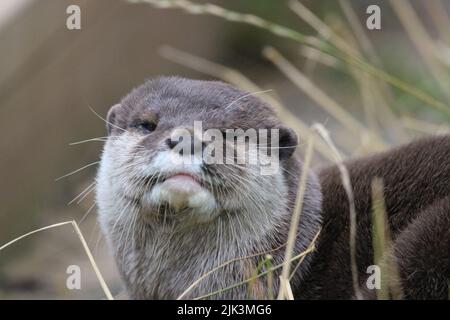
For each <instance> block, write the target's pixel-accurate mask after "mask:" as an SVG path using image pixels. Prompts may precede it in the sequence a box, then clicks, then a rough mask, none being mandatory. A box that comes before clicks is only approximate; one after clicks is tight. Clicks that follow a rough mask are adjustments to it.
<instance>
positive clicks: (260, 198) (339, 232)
mask: <svg viewBox="0 0 450 320" xmlns="http://www.w3.org/2000/svg"><path fill="white" fill-rule="evenodd" d="M196 121H200V122H201V123H202V124H203V128H204V129H218V130H219V132H225V131H226V130H227V129H230V128H231V129H236V128H239V129H243V130H247V129H252V128H253V129H257V130H272V129H276V130H277V132H278V133H279V134H278V137H277V138H278V139H277V141H276V142H277V144H275V143H274V142H275V136H273V137H272V136H270V138H269V143H268V147H266V148H268V149H271V152H273V151H275V150H276V151H277V155H278V159H279V166H278V167H277V170H275V172H273V173H272V174H267V175H262V174H261V172H260V170H259V169H260V164H258V163H248V162H246V163H244V164H242V163H240V164H234V163H230V164H229V163H225V164H220V163H219V164H210V163H205V161H204V159H203V158H202V157H200V158H199V159H197V160H199V161H193V162H189V163H186V162H184V161H182V160H183V159H184V157H185V156H186V153H190V155H194V154H196V153H195V150H194V149H196V147H195V143H193V142H192V141H194V142H195V141H196V139H197V138H198V137H196V136H195V133H194V130H193V126H194V123H195V122H196ZM106 122H107V131H108V140H107V142H106V144H105V146H104V150H103V153H102V157H101V164H100V168H99V171H98V174H97V179H96V180H97V189H96V198H97V204H98V219H99V222H100V226H101V229H102V231H103V233H104V234H105V236H106V238H107V241H108V243H109V246H110V248H111V249H112V252H113V255H114V257H115V260H116V263H117V266H118V269H119V272H120V274H121V277H122V279H123V281H124V283H125V286H126V289H127V291H128V293H129V295H130V297H131V298H133V299H176V298H178V297H180V296H181V297H182V298H184V299H193V298H198V297H207V298H211V299H248V298H250V299H268V298H271V297H273V292H275V293H276V292H277V290H278V288H279V281H278V276H279V274H280V269H276V270H274V271H273V279H274V281H273V282H272V283H270V284H269V282H268V281H266V280H265V279H262V278H260V279H257V280H255V281H252V282H251V283H246V284H243V285H239V286H233V285H234V284H238V283H240V282H242V281H244V280H245V279H248V278H249V277H251V276H253V275H254V274H255V272H257V270H258V269H263V268H264V267H267V266H262V263H263V262H266V260H265V259H266V254H265V253H270V255H271V264H272V265H279V264H281V263H282V262H283V259H284V251H285V250H283V249H284V248H285V247H284V246H285V244H286V241H287V239H288V232H289V228H290V222H291V218H292V213H293V211H294V206H295V198H296V195H297V189H298V181H299V179H300V175H301V172H302V162H301V161H300V160H299V159H298V158H297V156H296V155H295V154H294V151H295V148H296V146H297V145H298V143H299V142H298V138H297V136H296V134H295V132H294V131H293V130H292V129H291V128H288V127H286V126H285V125H284V124H283V123H281V121H280V120H279V119H278V118H277V116H276V114H275V112H274V110H273V109H272V108H271V107H270V106H269V105H267V104H266V103H264V102H263V101H261V100H260V99H258V98H257V97H255V96H254V95H251V94H249V93H247V92H244V91H242V90H239V89H237V88H235V87H233V86H231V85H229V84H226V83H223V82H219V81H201V80H190V79H183V78H178V77H161V78H157V79H154V80H149V81H147V82H146V83H144V84H143V85H141V86H139V87H137V88H136V89H134V90H133V91H132V92H131V93H129V94H128V95H127V96H125V97H124V98H123V99H122V101H121V102H120V103H119V104H117V105H115V106H113V107H112V108H111V109H110V111H109V112H108V115H107V119H106ZM180 129H183V130H185V131H187V132H188V133H189V134H190V135H192V140H191V142H189V144H192V148H190V145H189V148H187V149H183V150H184V152H180V151H179V150H178V149H177V147H178V146H179V145H180V144H183V142H182V141H181V140H176V139H174V134H175V133H176V132H177V131H178V130H180ZM259 142H260V141H259V140H258V143H257V148H264V146H263V145H262V144H260V143H259ZM207 144H208V143H205V142H204V141H201V142H200V150H204V148H207V147H208V146H207ZM273 146H275V147H273ZM186 150H190V152H186ZM200 154H202V153H201V152H200ZM232 157H235V154H234V153H233V155H232ZM345 165H346V166H347V167H348V170H349V172H350V175H351V182H352V186H353V188H354V193H355V205H356V209H357V214H358V216H357V236H356V238H357V250H356V253H357V257H356V258H357V259H356V260H357V265H358V268H359V269H358V272H359V275H360V277H359V279H360V280H361V283H360V285H361V287H362V288H363V289H364V278H365V277H367V273H366V268H367V266H368V265H371V264H373V249H372V240H371V234H372V232H371V225H372V222H371V209H372V208H371V207H372V206H371V193H370V184H371V181H372V179H373V178H375V177H380V178H383V179H384V188H385V198H386V208H387V212H388V220H389V226H390V229H391V234H392V239H393V245H392V246H393V255H394V256H395V258H396V261H397V262H398V266H399V269H400V274H401V280H402V287H403V290H404V291H403V292H404V297H405V298H412V299H414V298H446V297H448V281H449V277H450V271H449V268H450V250H449V249H450V231H449V230H450V214H449V212H450V211H449V210H450V137H439V138H430V139H427V140H422V141H418V142H413V143H412V144H410V145H408V146H405V147H401V148H398V149H396V150H393V151H389V152H386V153H383V154H380V155H375V156H372V157H369V158H364V159H358V160H354V161H350V162H347V163H346V164H345ZM306 181H307V182H306V191H305V195H304V200H303V206H302V213H301V218H300V222H299V226H298V235H297V238H296V240H295V245H294V254H300V253H302V252H305V251H306V250H307V249H308V246H309V245H310V244H311V242H312V241H313V240H314V239H315V238H316V236H317V234H319V237H318V239H317V242H316V249H315V250H314V251H313V252H312V253H310V254H307V255H305V256H304V257H303V258H302V260H301V261H300V262H301V263H296V264H295V267H294V268H293V269H294V270H295V272H294V273H293V274H292V278H291V279H290V284H291V287H292V291H293V293H294V297H295V298H299V299H321V298H324V299H350V298H353V297H354V294H355V293H354V290H353V285H352V279H351V272H350V270H351V268H350V253H349V252H350V251H349V219H348V216H349V214H348V200H347V198H346V194H345V191H344V188H343V186H342V183H341V179H340V176H339V170H338V168H337V167H336V166H330V167H327V168H324V169H320V170H318V171H317V172H316V171H313V170H310V171H309V172H308V175H307V180H306ZM218 266H220V267H219V268H216V267H218ZM213 269H214V271H213V272H210V271H211V270H213ZM197 279H201V280H199V281H197V282H196V280H197ZM194 282H196V283H195V285H194V286H192V284H193V283H194ZM188 288H189V290H187V289H188ZM224 288H226V290H223V289H224ZM362 291H363V292H364V295H365V297H367V298H373V297H374V292H373V291H370V290H369V291H367V290H362Z"/></svg>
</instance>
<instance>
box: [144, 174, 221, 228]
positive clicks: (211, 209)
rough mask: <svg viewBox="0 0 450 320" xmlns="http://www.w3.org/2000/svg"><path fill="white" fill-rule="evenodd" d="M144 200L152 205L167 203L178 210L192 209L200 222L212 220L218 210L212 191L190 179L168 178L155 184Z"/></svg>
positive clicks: (194, 216)
mask: <svg viewBox="0 0 450 320" xmlns="http://www.w3.org/2000/svg"><path fill="white" fill-rule="evenodd" d="M142 200H143V204H148V205H149V206H150V207H155V206H157V205H158V204H161V203H166V204H168V205H169V206H171V207H172V208H173V209H174V210H175V211H177V212H178V211H181V210H183V209H192V214H193V218H195V219H196V220H197V221H199V222H207V221H210V220H212V219H213V218H214V217H215V212H216V210H215V209H216V200H215V199H214V196H213V195H212V194H211V192H209V191H208V190H206V189H204V188H203V187H201V186H200V185H199V184H197V183H196V182H194V181H189V180H188V181H177V179H168V180H166V181H164V182H163V183H159V184H157V185H155V186H154V187H153V188H152V189H151V190H150V191H149V192H148V193H147V194H145V195H144V197H143V199H142Z"/></svg>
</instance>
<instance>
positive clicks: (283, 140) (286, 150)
mask: <svg viewBox="0 0 450 320" xmlns="http://www.w3.org/2000/svg"><path fill="white" fill-rule="evenodd" d="M278 129H279V142H278V146H279V147H280V149H279V156H280V159H288V158H290V157H291V156H292V154H293V153H294V151H295V149H296V147H297V143H298V139H297V134H296V133H295V131H294V130H292V129H291V128H288V127H285V126H281V127H280V128H278Z"/></svg>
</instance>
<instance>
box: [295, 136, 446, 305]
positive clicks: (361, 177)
mask: <svg viewBox="0 0 450 320" xmlns="http://www.w3.org/2000/svg"><path fill="white" fill-rule="evenodd" d="M346 167H347V168H348V170H349V173H350V177H351V183H352V187H353V191H354V196H355V206H356V212H357V236H356V252H357V255H356V257H357V259H356V262H357V266H358V273H359V280H360V286H361V291H362V293H363V295H364V297H365V298H376V293H375V290H372V291H370V290H367V286H366V285H365V284H366V280H367V278H368V276H369V275H370V273H367V267H368V266H370V265H373V264H374V262H373V257H374V254H373V247H372V200H371V182H372V180H373V179H374V178H382V180H383V184H384V190H383V192H384V198H385V205H386V213H387V216H388V220H389V227H390V228H389V229H390V235H391V238H392V244H393V256H394V260H393V261H394V262H395V263H396V265H397V266H398V271H399V276H400V286H401V288H402V289H403V297H404V298H406V299H448V294H449V293H448V286H449V282H450V137H449V136H442V137H433V138H426V139H422V140H419V141H416V142H412V143H410V144H408V145H406V146H402V147H399V148H396V149H394V150H391V151H388V152H385V153H381V154H377V155H374V156H371V157H367V158H363V159H357V160H352V161H348V162H347V163H346ZM318 174H319V177H320V182H321V187H322V194H323V203H322V219H323V220H322V221H323V232H322V236H321V238H320V239H319V243H318V250H317V251H316V253H315V257H314V262H313V263H312V265H311V268H310V270H311V272H310V273H309V275H308V277H307V279H305V280H304V282H302V283H301V284H300V285H299V287H298V288H297V295H296V297H298V298H306V299H307V298H316V299H318V298H319V299H350V298H353V297H354V291H353V286H352V276H351V267H350V249H349V248H350V245H349V207H348V200H347V195H346V193H345V190H344V189H343V187H342V183H341V178H340V173H339V170H338V169H337V168H336V167H335V166H331V167H328V168H325V169H322V170H319V173H318Z"/></svg>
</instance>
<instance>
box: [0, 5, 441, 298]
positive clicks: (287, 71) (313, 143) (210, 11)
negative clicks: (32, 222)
mask: <svg viewBox="0 0 450 320" xmlns="http://www.w3.org/2000/svg"><path fill="white" fill-rule="evenodd" d="M128 1H129V2H133V3H139V2H142V3H148V4H150V5H153V6H155V7H157V8H161V9H181V10H183V11H185V12H187V13H189V14H195V15H212V16H215V17H218V18H221V19H224V20H227V21H230V22H233V23H244V24H248V25H252V26H254V27H256V28H260V29H263V30H266V31H268V32H270V33H272V34H275V35H277V36H279V37H282V38H285V39H288V40H291V41H294V42H296V43H297V44H298V45H299V46H301V47H302V48H303V49H302V52H303V53H305V52H307V53H308V54H307V57H308V58H309V59H310V60H311V61H313V62H314V63H309V67H308V68H307V71H305V72H302V70H301V69H300V68H298V67H297V66H296V64H295V63H293V62H291V61H289V60H288V59H286V58H285V57H284V56H283V55H282V53H280V52H279V51H278V50H276V49H275V48H273V47H270V46H267V47H266V48H265V49H264V51H263V53H262V54H263V55H264V56H265V57H266V58H267V59H268V60H270V61H271V62H272V63H273V65H274V66H275V67H276V68H277V69H278V70H279V71H280V72H281V73H282V74H283V75H284V76H286V77H287V78H288V79H289V80H290V81H291V82H292V83H293V84H294V85H295V86H297V88H298V89H299V90H301V91H302V92H303V93H304V94H305V95H306V96H308V97H309V98H310V99H311V100H312V101H313V102H314V103H315V105H316V106H317V107H319V108H321V109H322V110H324V111H325V112H326V113H327V114H329V115H330V116H331V117H333V119H335V120H336V122H337V123H338V124H339V125H340V126H341V127H342V128H343V130H345V131H348V132H349V133H350V134H352V135H353V136H355V137H356V138H355V140H358V145H359V146H360V150H364V151H365V153H371V152H375V151H379V150H383V149H386V148H389V147H390V146H391V145H393V144H396V143H400V142H404V141H408V140H410V139H411V132H414V133H415V134H419V135H423V134H439V133H447V134H448V133H450V126H449V125H448V123H440V124H438V123H431V122H429V121H428V120H423V119H415V118H413V117H412V116H411V114H410V113H407V112H404V113H402V112H400V114H396V113H394V111H393V110H392V108H391V107H392V105H393V104H395V103H396V100H395V98H394V94H393V90H392V89H393V88H395V89H397V90H400V91H401V92H403V94H405V95H407V96H410V97H412V98H414V99H416V100H417V101H419V102H421V103H423V104H424V107H425V108H428V109H429V110H430V111H432V110H434V111H436V112H437V113H438V114H441V115H446V116H447V117H448V116H449V115H450V108H449V106H448V104H447V102H442V101H440V100H439V99H438V98H436V97H434V96H432V95H430V94H428V93H425V92H424V91H422V90H420V89H419V88H416V87H414V86H413V85H411V84H409V83H408V82H406V81H404V80H402V79H400V78H399V77H397V76H394V75H391V74H389V73H387V72H386V71H385V70H384V68H383V65H382V62H381V59H380V58H379V57H378V56H377V55H376V53H375V50H374V46H373V44H372V43H371V42H370V40H369V38H368V37H367V35H366V34H365V31H364V29H363V28H362V27H361V25H360V23H359V21H358V19H357V17H356V14H355V12H354V10H353V8H352V5H351V3H350V2H349V1H348V0H339V5H340V6H341V8H342V11H343V14H344V15H345V17H346V21H348V23H342V21H341V23H342V26H343V28H342V29H340V30H337V29H335V28H334V26H333V25H332V24H328V23H326V22H325V20H323V19H321V18H319V17H318V16H316V15H315V14H314V13H313V12H312V11H311V10H309V9H308V8H307V7H305V6H304V5H303V4H301V3H300V2H299V1H296V0H293V1H290V2H289V4H288V7H289V8H290V9H291V10H292V11H293V12H294V13H296V14H297V15H298V17H299V18H300V19H301V20H302V21H304V22H306V23H307V24H308V25H309V26H311V27H312V28H313V29H314V30H315V32H316V33H317V34H313V35H305V34H303V33H300V32H298V31H296V30H292V29H290V28H287V27H284V26H281V25H278V24H276V23H272V22H270V21H267V20H265V19H262V18H261V17H258V16H255V15H252V14H242V13H239V12H234V11H231V10H228V9H225V8H221V7H219V6H216V5H212V4H198V3H195V2H193V1H188V0H128ZM390 5H391V6H392V9H393V10H394V12H395V14H396V15H397V16H398V18H399V20H400V22H401V24H402V25H403V28H404V29H405V32H406V34H407V35H408V36H409V38H410V39H411V41H412V42H413V44H414V46H415V48H416V50H417V52H418V53H419V55H420V57H421V58H422V60H423V62H424V64H425V65H426V67H427V70H428V73H429V75H430V76H431V77H432V78H433V80H434V82H435V85H436V86H438V87H440V88H441V93H442V94H443V95H444V96H445V97H446V98H449V99H450V97H449V95H448V90H447V88H448V84H449V75H448V70H447V69H446V68H448V66H449V59H448V57H447V58H446V57H445V56H443V54H442V52H443V51H445V50H441V49H442V48H446V49H448V48H449V46H450V36H449V32H448V30H449V28H450V19H449V17H448V15H447V14H446V13H445V9H444V7H443V5H442V2H441V0H433V1H426V4H425V8H426V10H427V12H428V14H429V15H430V16H431V17H432V18H433V19H432V22H433V23H434V25H435V27H436V29H437V31H438V33H439V35H440V37H439V39H432V38H431V37H430V35H429V33H428V31H427V29H426V28H425V26H424V24H423V22H422V20H421V18H420V17H419V16H418V15H417V13H416V12H415V10H414V8H413V7H412V6H411V5H410V4H409V3H408V2H407V1H405V0H392V1H390ZM305 48H307V49H308V50H307V51H305ZM160 53H161V55H162V56H163V57H165V58H167V59H169V60H171V61H173V62H175V63H178V64H181V65H184V66H186V67H189V68H191V69H194V70H196V71H199V72H202V73H204V74H208V75H211V76H213V77H216V78H218V79H222V80H224V81H226V82H229V83H232V84H234V85H236V86H238V87H240V88H242V89H244V90H247V91H249V92H263V91H264V90H263V89H262V88H261V87H260V86H259V85H258V84H256V83H255V82H254V81H252V80H250V79H249V78H248V77H247V76H245V75H244V74H243V73H241V72H240V71H238V70H235V69H233V68H231V67H227V66H223V65H220V64H217V63H215V62H212V61H209V60H206V59H204V58H201V57H197V56H194V55H192V54H189V53H186V52H183V51H181V50H177V49H174V48H171V47H168V46H165V47H162V48H161V49H160ZM311 61H309V62H311ZM315 63H322V64H323V66H327V67H330V68H340V69H343V70H344V72H347V73H348V74H349V75H350V76H351V77H353V79H354V81H355V83H356V84H357V86H358V88H359V96H360V98H361V105H362V106H363V107H364V113H365V122H361V121H360V120H358V119H357V118H356V117H354V116H353V115H352V114H351V113H350V112H349V111H347V109H346V108H344V107H343V106H341V105H340V104H339V103H338V102H337V101H336V100H335V99H334V98H333V97H331V96H330V95H329V94H327V93H326V91H325V89H324V88H321V86H320V84H318V83H315V82H314V81H313V79H312V77H311V76H310V74H311V72H312V71H313V68H314V66H315ZM262 98H263V99H264V100H265V101H267V102H268V103H269V104H271V105H272V106H273V107H274V108H275V109H276V111H277V114H278V115H279V117H280V119H281V120H282V121H284V122H285V123H286V124H287V125H289V126H290V127H292V128H293V129H294V130H295V131H296V132H297V133H298V134H299V135H300V136H302V137H309V139H308V143H307V150H306V155H305V163H304V167H303V171H302V174H301V179H300V182H299V189H298V193H297V198H296V206H295V211H294V214H293V216H292V224H291V228H290V232H289V238H288V242H287V243H286V244H284V245H282V246H280V247H279V248H276V249H274V250H271V251H267V252H261V253H256V254H254V255H251V256H247V257H237V258H235V259H232V260H230V261H226V262H224V263H222V264H221V265H219V266H217V267H216V268H214V269H212V270H210V271H208V272H207V273H205V274H204V275H202V276H201V277H200V278H198V279H197V280H196V281H194V282H193V283H192V284H191V285H190V286H189V287H188V288H186V290H185V291H184V292H183V293H182V294H181V295H180V296H179V297H178V299H182V298H184V297H186V295H187V294H188V293H190V292H191V290H193V289H194V288H195V287H196V286H197V285H198V284H199V283H200V282H201V281H203V280H204V279H205V278H206V277H208V276H209V275H211V274H212V273H214V272H216V271H217V270H220V269H221V268H223V267H225V266H227V265H228V264H230V263H234V262H236V261H239V260H243V259H249V258H253V257H256V256H265V259H264V260H263V261H262V262H261V264H260V265H259V266H258V267H257V270H255V274H254V275H253V276H251V277H249V278H248V279H246V280H244V281H242V282H239V283H236V284H230V285H229V286H228V287H226V288H223V289H221V290H218V291H215V292H211V293H208V294H206V295H203V296H201V297H197V299H206V298H210V297H213V296H215V295H218V294H220V293H223V292H226V291H228V290H232V289H233V288H236V287H239V286H243V285H249V287H251V286H252V285H254V284H255V281H256V280H257V279H260V278H261V277H267V281H268V282H267V284H268V287H269V292H268V296H269V297H270V298H274V296H275V295H274V292H273V283H274V281H275V279H273V274H274V271H275V270H278V269H280V268H281V269H282V270H281V276H280V279H279V281H280V291H279V292H278V298H279V299H293V298H295V297H294V296H293V295H292V290H291V289H290V283H289V280H290V279H291V278H292V276H293V274H294V273H295V271H296V270H297V268H298V266H299V265H300V264H301V262H302V261H303V260H304V258H305V257H306V255H308V254H309V253H311V252H312V251H313V250H314V248H315V246H314V244H315V242H316V240H317V239H318V237H319V234H320V231H319V232H318V233H317V234H316V236H315V238H314V239H313V241H312V242H311V244H310V246H309V247H308V249H307V250H306V251H305V252H302V253H297V254H295V253H294V245H293V244H294V240H295V238H296V236H297V234H298V233H300V235H301V230H298V225H299V221H300V220H299V219H300V218H301V216H300V213H301V208H302V201H303V197H304V193H305V185H306V172H307V170H308V169H309V167H310V163H311V159H312V154H313V149H314V151H316V152H317V153H318V154H319V155H320V156H322V157H323V158H324V159H326V160H327V161H329V162H334V163H335V164H336V165H337V167H338V168H339V171H340V173H341V179H342V184H343V186H344V188H345V191H346V194H347V196H348V200H349V217H350V238H349V243H350V252H351V271H352V279H353V289H354V293H355V296H356V297H357V298H361V293H360V290H359V287H358V283H359V279H358V272H357V270H358V269H357V264H356V254H355V250H356V215H357V212H356V209H355V205H354V198H353V190H352V186H351V182H350V178H349V174H348V171H347V169H346V167H345V165H344V162H343V161H344V159H343V157H342V156H341V154H340V152H339V151H338V147H337V146H336V145H335V144H334V142H333V141H332V139H331V138H330V135H329V133H328V131H327V130H326V129H325V128H324V127H323V126H322V125H314V126H313V127H312V128H311V127H310V126H309V125H308V124H306V123H305V122H303V121H302V120H301V119H299V118H298V117H296V116H295V115H294V113H292V112H291V111H290V110H289V109H287V108H286V107H285V106H284V105H283V104H281V103H280V102H279V99H277V98H276V97H274V95H273V94H270V95H269V94H262ZM397 113H398V112H397ZM447 119H448V118H447ZM386 131H392V132H394V134H393V135H394V137H395V139H394V140H393V141H386V139H385V136H384V135H383V133H385V132H386ZM317 133H318V134H319V135H320V136H321V138H322V139H320V140H319V139H314V135H315V134H317ZM103 138H104V137H101V138H98V139H99V141H103ZM313 139H314V140H313ZM94 140H96V139H94ZM80 143H81V142H80ZM94 164H95V163H92V164H90V165H94ZM90 165H88V166H90ZM86 167H87V166H86ZM82 169H83V168H80V169H78V170H75V171H73V172H71V173H69V174H68V175H70V174H74V173H77V172H79V171H80V170H82ZM65 176H67V175H65ZM65 176H63V177H65ZM63 177H61V178H63ZM372 197H373V202H374V207H373V213H374V214H373V219H374V221H373V235H374V237H373V238H374V240H373V241H374V243H373V247H374V260H375V263H379V264H380V265H382V266H383V267H384V268H386V269H385V270H388V271H389V273H390V274H391V276H390V278H389V279H390V280H389V284H387V285H386V284H385V285H384V286H383V290H380V291H379V292H378V297H379V298H380V299H387V298H390V297H393V298H399V297H401V288H399V287H398V286H396V283H397V282H398V281H397V280H395V279H397V278H396V277H397V275H396V274H397V271H396V270H395V266H393V265H392V264H390V263H389V261H386V259H388V258H386V257H388V256H389V255H388V252H389V248H390V247H389V246H390V239H389V232H388V228H387V226H388V224H387V218H386V209H385V207H384V195H383V188H382V182H381V181H379V180H375V181H373V184H372ZM74 200H75V199H74ZM69 224H70V225H72V226H73V228H74V230H75V231H76V233H77V236H78V237H79V239H80V241H81V243H82V245H83V248H84V250H85V252H86V254H87V256H88V259H89V260H90V262H91V264H92V267H93V269H94V271H95V273H96V276H97V278H98V281H99V282H100V285H101V287H102V289H103V291H104V293H105V295H106V297H107V298H108V299H113V297H112V295H111V293H110V291H109V289H108V286H107V285H106V283H105V281H104V280H103V277H102V275H101V273H100V271H99V270H98V267H97V265H96V263H95V261H94V258H93V257H92V254H91V252H90V250H89V248H88V246H87V244H86V241H85V240H84V237H83V235H82V233H81V231H80V229H79V227H78V225H77V223H76V222H75V221H67V222H62V223H59V224H54V225H50V226H47V227H44V228H41V229H38V230H35V231H32V232H29V233H27V234H24V235H23V236H20V237H18V238H16V239H14V240H12V241H10V242H8V243H7V244H5V245H3V246H2V247H0V251H2V250H3V249H5V248H7V247H9V246H11V245H12V244H14V243H16V242H17V241H20V240H22V239H24V238H26V237H28V236H30V235H32V234H34V233H37V232H41V231H44V230H48V229H52V228H57V227H62V226H65V225H69ZM284 247H286V249H285V250H286V251H285V259H284V262H283V263H282V264H279V265H273V264H272V262H273V261H272V256H271V255H270V253H272V252H273V251H275V250H281V249H283V248H284ZM388 260H389V259H388ZM294 261H299V262H298V264H297V265H296V267H295V268H294V270H292V272H291V270H290V269H291V264H292V262H294ZM263 267H264V269H265V271H262V268H263ZM392 274H393V275H392ZM391 280H393V281H391ZM384 281H387V280H386V279H385V280H384Z"/></svg>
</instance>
